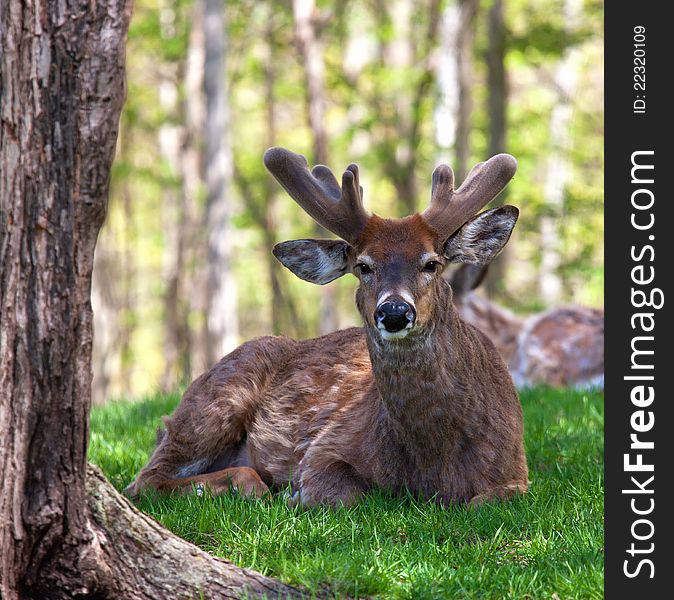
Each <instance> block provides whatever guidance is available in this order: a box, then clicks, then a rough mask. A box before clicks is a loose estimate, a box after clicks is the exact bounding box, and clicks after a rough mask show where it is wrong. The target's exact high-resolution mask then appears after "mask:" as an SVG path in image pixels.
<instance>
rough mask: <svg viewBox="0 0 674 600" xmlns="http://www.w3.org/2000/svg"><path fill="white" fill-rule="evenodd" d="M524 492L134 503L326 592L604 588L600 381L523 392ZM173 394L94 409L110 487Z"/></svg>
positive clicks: (120, 479)
mask: <svg viewBox="0 0 674 600" xmlns="http://www.w3.org/2000/svg"><path fill="white" fill-rule="evenodd" d="M521 400H522V405H523V408H524V416H525V429H526V434H525V442H526V449H527V456H528V461H529V468H530V475H529V477H530V479H531V480H532V484H531V488H530V491H529V493H528V494H526V495H525V496H522V497H518V498H516V499H515V500H513V501H510V502H504V503H495V504H491V505H486V506H483V507H481V508H480V509H478V510H470V509H467V508H464V507H449V508H441V507H440V506H438V505H436V504H434V503H432V502H424V501H420V500H417V499H415V498H413V497H409V496H408V497H402V498H398V497H392V496H389V495H387V494H383V493H380V492H372V493H370V494H368V495H367V497H366V498H365V500H364V501H363V502H361V503H360V504H358V505H356V506H355V507H353V508H349V509H345V510H332V509H327V508H320V509H315V510H309V511H304V512H303V511H300V510H298V509H296V508H288V507H287V506H286V504H285V501H284V499H283V497H282V495H279V496H276V497H274V498H273V499H272V500H270V501H269V500H249V499H244V498H240V497H238V496H236V495H223V496H219V497H196V496H186V497H154V498H153V497H145V498H144V499H143V500H142V501H141V503H140V508H141V509H142V510H144V511H145V512H147V513H148V514H150V515H152V516H153V517H154V518H156V519H157V520H159V521H160V522H161V523H162V524H164V525H165V526H166V527H168V528H169V529H171V530H172V531H174V532H175V533H176V534H178V535H180V536H181V537H183V538H185V539H187V540H190V541H192V542H194V543H196V544H197V545H199V546H200V547H202V548H204V549H205V550H207V551H208V552H211V553H213V554H215V555H218V556H223V557H226V558H229V559H231V560H233V561H234V562H235V563H236V564H237V565H240V566H243V567H250V568H253V569H256V570H258V571H261V572H262V573H264V574H267V575H271V576H274V577H278V578H280V579H282V580H284V581H286V582H290V583H293V584H297V585H302V586H305V587H306V588H308V589H309V590H319V589H324V588H325V587H326V586H327V588H329V590H330V593H332V594H334V597H365V596H367V597H372V596H374V597H381V598H410V599H412V598H414V599H419V598H428V599H431V598H438V599H439V598H525V597H528V598H555V597H558V598H578V599H588V598H589V599H593V598H597V599H598V598H602V597H603V464H602V457H603V400H604V397H603V393H600V392H576V391H570V390H559V391H555V390H549V389H544V388H540V389H532V390H525V391H522V392H521ZM177 402H178V396H177V395H170V396H154V397H150V398H148V399H146V400H144V401H142V402H137V403H133V402H114V403H110V404H108V405H107V406H105V407H103V408H95V409H94V411H93V414H92V438H91V445H90V452H89V454H90V459H91V460H92V462H94V463H96V464H98V465H99V466H101V468H102V469H103V470H104V472H105V473H106V475H107V477H108V478H109V479H110V480H111V481H112V482H113V483H114V485H115V486H116V487H117V488H118V489H121V488H122V487H123V486H124V485H126V484H128V483H129V482H130V481H131V479H132V477H133V476H134V475H135V473H136V472H137V471H138V470H139V469H140V467H141V466H142V465H143V464H144V462H145V461H146V459H147V457H148V456H149V453H150V451H151V449H152V447H153V442H154V436H155V428H156V427H157V426H158V425H160V416H161V415H164V414H167V413H168V412H170V411H171V410H172V408H173V407H174V406H175V405H176V404H177Z"/></svg>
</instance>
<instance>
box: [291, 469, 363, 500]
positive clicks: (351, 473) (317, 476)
mask: <svg viewBox="0 0 674 600" xmlns="http://www.w3.org/2000/svg"><path fill="white" fill-rule="evenodd" d="M367 489H368V486H367V484H366V483H365V482H364V481H363V480H362V479H361V478H360V477H359V476H358V474H357V473H356V471H355V470H354V468H353V467H352V466H351V465H349V464H348V463H345V462H341V461H338V462H333V463H330V464H328V465H321V467H320V468H304V469H302V472H301V474H300V482H299V486H298V490H297V491H296V492H295V493H294V494H293V495H292V497H291V498H290V499H289V501H288V503H289V504H290V505H291V506H295V505H300V506H307V507H308V506H316V505H318V504H328V505H330V506H333V507H335V508H337V507H339V506H351V505H353V504H355V503H356V502H358V500H360V498H361V497H362V496H363V494H364V493H365V492H366V491H367Z"/></svg>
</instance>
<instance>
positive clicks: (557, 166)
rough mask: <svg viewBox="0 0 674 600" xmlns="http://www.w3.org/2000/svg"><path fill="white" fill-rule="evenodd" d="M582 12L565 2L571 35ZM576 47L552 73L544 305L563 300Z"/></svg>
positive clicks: (573, 0)
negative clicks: (554, 92)
mask: <svg viewBox="0 0 674 600" xmlns="http://www.w3.org/2000/svg"><path fill="white" fill-rule="evenodd" d="M582 10H583V3H582V1H581V0H566V1H565V2H564V25H565V29H566V31H567V33H568V34H569V35H571V34H572V33H574V31H575V30H576V28H577V27H578V24H579V21H580V18H581V15H582ZM578 53H579V51H578V48H577V47H574V46H571V47H570V48H569V49H567V50H566V51H565V52H564V54H563V55H562V58H561V60H560V61H559V64H558V65H557V69H556V70H555V76H554V83H555V87H556V88H557V90H558V93H559V100H558V101H557V104H556V105H555V107H554V108H553V109H552V113H551V115H550V153H549V154H548V157H547V160H546V167H545V184H544V188H543V198H544V201H545V208H544V210H543V214H542V216H541V220H540V236H541V241H540V248H541V266H540V272H539V278H538V287H539V293H540V295H541V298H542V299H543V300H544V301H545V303H546V304H556V303H558V302H559V301H560V299H561V297H562V278H561V275H560V273H559V266H560V265H561V263H562V256H561V253H562V247H561V246H562V240H561V235H560V229H559V223H560V217H561V216H562V213H563V211H564V194H565V191H566V184H567V182H568V179H569V175H570V170H571V164H570V163H571V161H570V160H569V158H568V146H569V140H570V137H571V136H570V135H569V126H570V123H571V117H572V113H573V100H574V95H575V93H576V87H577V83H578Z"/></svg>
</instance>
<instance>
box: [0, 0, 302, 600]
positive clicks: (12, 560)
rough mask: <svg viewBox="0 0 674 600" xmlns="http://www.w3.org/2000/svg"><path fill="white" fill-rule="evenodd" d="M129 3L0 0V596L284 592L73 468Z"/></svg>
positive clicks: (86, 397) (87, 381)
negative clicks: (180, 536)
mask: <svg viewBox="0 0 674 600" xmlns="http://www.w3.org/2000/svg"><path fill="white" fill-rule="evenodd" d="M130 12H131V7H130V2H129V1H127V0H100V1H99V2H97V3H91V4H89V3H86V2H78V3H75V2H70V3H68V2H64V3H50V4H47V5H43V4H41V3H39V2H36V3H32V4H31V3H23V2H20V1H19V0H9V2H4V3H3V4H2V5H0V18H1V20H2V27H3V30H2V36H1V37H0V87H1V88H2V95H1V97H0V115H1V119H0V431H2V432H3V435H2V437H0V596H1V597H2V598H3V600H14V599H18V598H41V599H44V598H49V599H50V600H58V599H61V598H73V597H91V598H106V599H107V598H110V599H112V598H115V599H124V598H129V599H131V598H134V599H137V598H194V597H199V595H200V594H201V595H204V596H206V597H209V598H226V597H235V596H238V597H240V596H242V595H244V594H248V595H249V596H251V595H252V596H260V595H263V594H266V595H267V596H283V597H285V596H289V597H297V596H298V595H299V593H298V592H297V590H295V589H293V588H289V587H287V586H284V585H282V584H278V583H275V582H273V581H270V580H269V579H267V578H264V577H261V576H258V575H256V574H254V573H249V572H247V571H243V570H241V569H237V568H235V567H233V566H232V565H230V564H228V563H226V562H225V561H221V560H217V559H214V558H211V557H209V556H208V555H207V554H205V553H204V552H201V551H199V550H197V549H196V548H194V547H193V546H191V545H189V544H187V543H186V542H183V541H180V540H178V539H177V538H175V537H174V536H171V535H170V534H168V533H167V532H164V531H163V530H162V529H161V528H160V527H159V526H158V525H156V524H155V523H154V522H152V521H151V520H150V519H148V518H147V517H144V516H142V515H140V514H139V513H138V512H137V511H136V510H135V509H134V508H133V507H132V506H131V505H130V504H129V503H128V502H127V501H126V500H125V499H124V498H122V497H121V496H120V495H119V494H118V493H117V492H115V491H114V489H113V488H112V487H111V486H110V485H109V484H108V483H107V482H106V481H105V480H104V479H103V477H102V476H101V475H100V473H97V472H96V471H95V470H90V471H89V472H88V474H87V462H86V455H87V442H88V437H89V411H90V405H91V350H92V313H91V305H90V293H91V273H92V268H93V256H94V247H95V244H96V238H97V235H98V232H99V229H100V227H101V224H102V222H103V219H104V217H105V213H106V208H107V201H108V185H109V177H110V166H111V163H112V160H113V156H114V151H115V140H116V138H117V130H118V123H119V115H120V111H121V107H122V103H123V100H124V94H125V85H124V47H125V40H126V32H127V28H128V24H129V17H130Z"/></svg>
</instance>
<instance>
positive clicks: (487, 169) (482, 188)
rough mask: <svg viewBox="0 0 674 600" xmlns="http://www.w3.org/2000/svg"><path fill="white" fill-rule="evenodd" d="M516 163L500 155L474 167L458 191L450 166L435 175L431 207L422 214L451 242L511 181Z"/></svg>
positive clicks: (439, 167)
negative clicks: (452, 236)
mask: <svg viewBox="0 0 674 600" xmlns="http://www.w3.org/2000/svg"><path fill="white" fill-rule="evenodd" d="M516 170H517V161H516V160H515V158H514V157H512V156H510V154H497V155H496V156H493V157H492V158H490V159H489V160H488V161H486V162H483V163H479V164H477V165H475V166H474V167H473V168H472V169H471V171H470V173H469V174H468V177H466V180H465V181H464V182H463V184H462V185H461V187H459V189H458V190H454V173H453V172H452V169H451V167H449V165H444V164H443V165H439V166H438V167H437V168H436V169H435V171H433V183H432V191H431V204H430V206H429V207H428V208H427V209H426V210H425V211H424V212H423V213H421V216H422V217H423V218H424V219H425V221H426V222H427V223H428V224H429V225H430V226H431V227H433V229H435V230H436V231H437V232H438V233H439V234H440V235H441V237H443V238H448V237H449V236H450V235H452V234H453V233H454V232H455V231H456V230H457V229H459V227H461V226H462V225H463V224H464V223H466V221H468V220H469V219H470V218H471V217H472V216H473V215H475V214H476V213H477V212H478V211H479V210H480V209H481V208H482V207H483V206H485V205H486V204H488V203H489V202H491V201H492V200H493V199H494V198H495V197H496V196H497V195H498V194H499V192H500V191H501V190H502V189H503V188H504V187H505V186H506V184H507V183H508V182H509V181H510V180H511V179H512V177H513V175H514V174H515V171H516Z"/></svg>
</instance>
